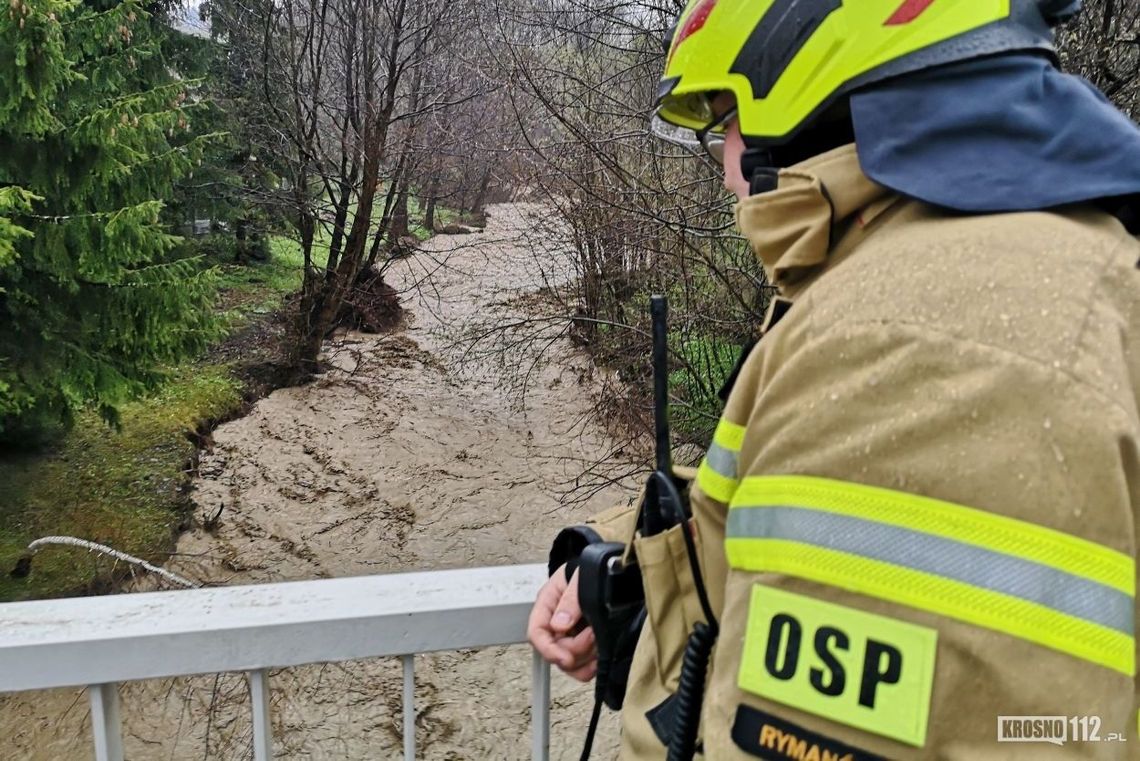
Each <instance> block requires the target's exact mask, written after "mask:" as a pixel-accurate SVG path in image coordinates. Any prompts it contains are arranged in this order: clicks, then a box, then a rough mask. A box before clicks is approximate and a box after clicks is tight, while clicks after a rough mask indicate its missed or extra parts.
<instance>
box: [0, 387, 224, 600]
mask: <svg viewBox="0 0 1140 761" xmlns="http://www.w3.org/2000/svg"><path fill="white" fill-rule="evenodd" d="M240 405H241V393H240V384H239V382H238V381H237V380H236V379H235V378H234V377H233V376H232V375H231V373H230V371H229V368H227V367H225V366H218V365H207V366H202V365H196V366H190V365H187V366H184V367H182V368H179V369H177V370H175V371H174V372H173V373H172V375H171V377H170V380H169V381H168V382H167V383H166V384H165V385H163V386H162V387H161V388H160V389H159V390H158V391H157V392H156V393H154V394H153V395H151V396H150V397H148V398H145V399H141V400H138V401H135V402H132V403H130V404H127V405H125V406H124V407H123V408H122V410H121V414H122V425H121V429H120V430H119V431H114V430H112V429H110V428H108V427H107V426H106V425H105V424H104V423H103V422H102V421H101V420H100V419H99V418H98V416H96V415H95V414H93V413H85V414H82V415H80V416H79V418H78V420H77V421H76V423H75V426H74V427H73V428H72V429H71V430H70V431H69V432H68V433H67V434H65V435H64V437H63V439H62V440H61V441H59V442H58V443H57V444H56V446H55V447H54V449H53V451H51V452H42V453H33V454H22V453H16V452H5V453H4V454H3V455H2V456H0V601H10V600H24V599H34V598H43V597H58V596H61V595H68V594H78V593H82V592H84V591H87V590H90V589H92V588H97V587H99V586H101V585H105V584H106V583H107V582H108V581H109V580H110V579H111V575H112V573H113V571H114V568H113V566H112V562H111V561H109V560H107V559H104V558H100V557H97V556H95V555H92V554H89V553H87V552H85V551H83V550H79V549H75V548H64V547H49V548H45V549H43V550H41V551H40V552H39V553H38V554H37V555H36V557H35V559H34V561H33V564H32V570H31V573H30V574H29V575H28V576H27V577H26V578H22V579H17V578H13V577H11V576H10V575H9V571H10V570H11V569H12V568H14V567H15V565H16V562H17V561H18V560H19V558H20V557H21V555H23V554H24V550H25V548H26V547H27V545H28V543H29V542H30V541H32V540H33V539H37V538H39V537H42V536H47V535H53V534H64V535H68V536H77V537H81V538H84V539H90V540H93V541H96V542H101V543H104V544H109V545H111V546H113V547H115V548H116V549H119V550H123V551H124V552H129V553H131V554H135V555H140V556H142V557H144V558H147V559H149V560H151V561H152V562H153V561H159V562H161V561H163V560H164V559H165V553H166V552H168V551H169V550H170V549H171V547H172V546H173V542H174V537H175V535H176V530H177V527H178V525H179V524H180V523H181V522H182V521H183V520H184V517H185V508H186V497H185V486H186V480H187V473H186V469H187V465H188V464H189V461H190V458H191V456H192V455H193V453H194V448H195V445H194V443H193V442H192V441H191V437H190V436H189V434H191V433H192V432H193V431H194V430H195V429H196V428H198V426H200V425H201V424H203V423H204V422H206V421H210V420H216V419H219V418H222V417H225V416H228V415H231V414H234V413H235V412H236V411H237V410H238V409H239V408H240Z"/></svg>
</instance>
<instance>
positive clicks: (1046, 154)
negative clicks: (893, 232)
mask: <svg viewBox="0 0 1140 761" xmlns="http://www.w3.org/2000/svg"><path fill="white" fill-rule="evenodd" d="M851 113H852V120H853V121H854V124H855V144H856V146H857V148H858V151H859V161H860V164H861V165H862V167H863V171H864V172H866V173H867V176H869V177H870V178H871V179H873V180H874V181H875V182H878V183H879V184H881V185H884V186H886V187H888V188H891V189H892V190H895V191H897V192H899V193H902V194H903V195H907V196H911V197H913V198H917V199H919V200H922V201H926V202H927V203H931V204H935V205H937V206H943V207H946V208H950V209H955V210H959V211H964V212H1001V211H1029V210H1036V209H1047V208H1050V207H1054V206H1061V205H1064V204H1070V203H1077V202H1081V201H1093V200H1101V199H1105V200H1108V199H1117V200H1118V201H1120V203H1116V204H1115V206H1116V207H1121V208H1119V209H1114V211H1116V212H1117V213H1118V214H1120V215H1121V217H1122V219H1124V218H1126V217H1127V214H1128V212H1127V211H1126V210H1125V209H1124V208H1123V207H1127V206H1131V208H1132V209H1136V208H1137V207H1140V128H1138V127H1137V125H1136V124H1134V123H1133V122H1132V121H1130V120H1129V119H1128V117H1127V116H1125V115H1124V114H1123V113H1121V112H1120V111H1118V110H1117V109H1116V108H1115V107H1114V106H1113V105H1112V104H1111V103H1110V102H1109V101H1108V100H1107V99H1106V98H1105V97H1104V95H1102V94H1101V93H1100V91H1099V90H1097V89H1096V88H1095V87H1093V86H1092V85H1091V84H1090V83H1089V82H1087V81H1085V80H1084V79H1082V78H1080V77H1076V76H1072V75H1069V74H1063V73H1061V72H1060V71H1058V70H1057V69H1056V68H1055V67H1054V66H1053V64H1052V63H1051V62H1050V61H1049V60H1047V59H1045V58H1042V57H1039V56H1035V55H1032V54H1016V55H1004V56H999V57H994V58H985V59H978V60H974V61H968V62H965V63H960V64H954V65H951V66H945V67H941V68H937V69H931V70H929V71H925V72H921V73H919V74H916V75H912V76H908V77H904V78H901V79H899V80H897V81H888V82H885V83H881V84H878V85H875V86H874V87H873V88H872V89H868V90H866V91H864V92H859V93H856V94H854V95H853V96H852V97H851ZM1127 197H1134V198H1127ZM1110 205H1111V204H1110Z"/></svg>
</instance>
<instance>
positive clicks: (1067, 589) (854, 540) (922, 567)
mask: <svg viewBox="0 0 1140 761" xmlns="http://www.w3.org/2000/svg"><path fill="white" fill-rule="evenodd" d="M726 536H727V537H728V538H729V539H785V540H788V541H793V542H802V543H804V544H810V545H812V546H815V547H822V548H825V549H829V550H836V551H838V552H846V553H849V554H852V555H859V556H861V557H865V558H869V559H871V560H879V561H882V562H884V563H892V564H894V565H898V566H903V567H904V568H910V569H913V570H916V571H924V572H926V573H930V574H934V575H936V576H941V577H943V578H947V579H953V580H954V581H960V582H962V583H964V584H970V585H972V586H975V587H981V588H982V589H988V590H991V591H993V592H1000V593H1002V594H1007V595H1010V596H1012V597H1018V598H1020V599H1022V600H1027V601H1029V602H1034V603H1037V604H1039V605H1043V606H1045V607H1047V608H1052V609H1053V610H1055V611H1058V612H1060V613H1065V614H1066V615H1070V616H1074V617H1076V618H1081V619H1084V620H1086V621H1089V622H1092V623H1095V624H1099V625H1101V626H1105V627H1108V628H1110V629H1115V630H1116V631H1119V632H1123V633H1124V634H1127V635H1129V636H1132V634H1133V631H1134V628H1135V620H1134V618H1135V617H1134V612H1133V608H1134V603H1133V599H1132V598H1131V597H1130V596H1128V595H1127V594H1125V593H1124V592H1121V591H1120V590H1117V589H1113V588H1112V587H1109V586H1106V585H1104V584H1100V583H1099V582H1096V581H1092V580H1090V579H1085V578H1082V577H1080V576H1074V575H1073V574H1071V573H1066V572H1064V571H1061V570H1058V569H1056V568H1051V567H1049V566H1047V565H1042V564H1040V563H1037V562H1034V561H1032V560H1024V559H1022V558H1018V557H1014V556H1013V555H1006V554H1004V553H1001V552H994V551H993V550H988V549H985V548H983V547H978V546H976V545H972V544H966V543H965V542H960V541H958V540H956V539H946V538H944V537H940V536H935V535H934V534H926V533H923V532H921V531H915V530H913V529H909V528H901V527H899V526H892V525H889V524H886V523H879V522H877V521H869V520H864V519H862V518H853V517H850V516H847V515H838V514H836V513H829V512H825V511H822V510H814V509H808V508H802V507H784V506H779V507H735V506H734V507H733V508H732V510H730V511H729V513H728V525H727V527H726Z"/></svg>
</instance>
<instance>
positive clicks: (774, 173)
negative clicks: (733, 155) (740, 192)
mask: <svg viewBox="0 0 1140 761" xmlns="http://www.w3.org/2000/svg"><path fill="white" fill-rule="evenodd" d="M740 171H741V173H742V174H743V175H744V177H745V178H747V179H748V194H749V195H753V196H754V195H759V194H760V193H770V192H771V191H773V190H775V189H776V185H777V184H778V182H779V169H777V168H776V166H775V162H774V161H773V160H772V153H771V152H770V151H767V150H764V149H762V148H747V149H746V150H745V151H744V154H743V155H742V156H741V157H740Z"/></svg>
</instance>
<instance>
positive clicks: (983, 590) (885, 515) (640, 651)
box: [529, 0, 1140, 761]
mask: <svg viewBox="0 0 1140 761" xmlns="http://www.w3.org/2000/svg"><path fill="white" fill-rule="evenodd" d="M1079 5H1080V4H1079V3H1072V2H1057V1H1056V0H1053V1H1050V0H1002V1H998V0H993V1H991V0H976V1H975V2H950V1H949V0H905V1H901V0H847V1H846V2H840V1H839V0H772V1H771V2H754V1H752V0H693V2H691V3H690V4H689V6H688V7H687V9H686V10H685V12H684V14H683V15H682V17H681V19H680V21H679V23H678V25H677V27H676V31H675V33H674V35H673V37H672V43H671V46H670V49H669V54H668V60H667V64H666V70H665V73H664V76H663V78H662V81H661V88H660V100H659V103H658V108H657V110H656V112H655V117H654V118H655V120H656V123H657V124H662V123H663V124H666V125H668V129H667V130H665V129H662V130H660V131H661V132H667V133H668V134H669V135H671V136H676V135H677V133H678V130H683V131H685V132H686V134H691V136H692V140H693V141H694V142H699V143H700V144H701V145H703V146H704V148H705V150H707V151H708V153H709V155H710V156H711V157H712V158H713V159H714V160H716V161H718V162H721V163H722V164H723V167H724V177H725V184H726V187H727V188H728V189H729V190H730V191H732V192H734V193H735V194H736V195H737V196H739V199H740V200H739V203H738V205H737V206H736V210H735V214H736V222H737V225H738V227H739V229H740V232H741V233H742V234H743V236H744V237H745V238H746V239H747V240H748V242H749V243H750V244H751V247H752V249H753V250H754V251H755V253H756V256H757V257H758V258H759V260H760V261H761V263H762V264H763V267H764V269H765V272H766V274H767V275H768V278H769V280H770V282H771V283H773V284H774V285H776V286H777V287H778V288H779V295H778V297H777V298H776V299H775V300H774V301H773V305H772V307H771V308H770V309H769V312H768V316H767V319H766V320H765V324H764V325H763V326H762V334H763V337H762V340H760V341H759V343H758V344H757V345H756V347H755V348H754V349H752V350H751V352H750V354H749V355H748V356H747V359H746V360H745V361H744V363H743V365H742V369H741V371H740V373H739V375H738V377H737V379H736V381H735V385H734V386H733V388H732V391H731V394H730V395H729V396H728V399H727V403H726V407H725V411H724V414H723V417H722V418H721V420H720V422H719V424H718V426H717V429H716V432H715V434H714V437H713V441H712V444H711V446H710V448H709V450H708V452H707V454H706V456H705V458H704V460H703V461H702V462H701V463H700V467H699V469H698V471H697V472H696V474H695V479H694V482H693V484H692V486H691V488H690V490H689V501H690V504H691V509H692V513H693V520H692V525H691V526H688V527H682V529H681V530H686V531H691V532H692V535H693V536H695V537H696V538H697V541H698V546H699V555H700V560H701V562H700V570H701V574H700V575H701V576H702V577H703V581H704V586H705V587H706V589H707V592H708V597H709V600H710V603H711V611H712V614H713V617H714V618H715V621H714V622H713V623H714V624H715V627H716V629H718V630H719V633H718V637H717V641H716V645H715V650H714V654H713V657H712V659H711V664H710V666H709V672H708V678H707V680H706V681H705V683H704V685H703V686H704V689H703V700H702V702H701V716H700V738H699V741H700V742H699V746H698V747H699V748H700V749H701V750H702V751H703V754H704V757H705V758H709V759H716V761H720V760H721V759H726V760H734V759H749V758H761V759H774V760H778V761H785V760H786V759H796V760H797V761H805V760H807V761H810V760H816V761H822V760H823V759H837V760H839V759H843V760H844V761H858V760H859V759H869V758H890V759H904V760H909V759H926V758H937V759H950V760H953V761H986V760H988V759H1009V758H1014V759H1049V758H1059V759H1069V758H1071V759H1076V758H1099V759H1124V758H1140V735H1138V716H1137V708H1138V705H1137V697H1136V696H1137V694H1138V689H1137V682H1136V654H1137V649H1136V644H1135V637H1134V632H1135V625H1136V611H1135V590H1136V581H1137V572H1136V553H1137V545H1138V542H1140V528H1138V525H1140V524H1138V521H1137V517H1138V516H1137V507H1138V505H1140V413H1138V407H1140V269H1138V267H1140V242H1138V241H1137V239H1136V238H1135V237H1134V236H1135V235H1136V234H1137V232H1140V229H1138V227H1140V215H1138V207H1140V203H1138V198H1140V131H1138V130H1137V127H1136V125H1135V124H1133V123H1132V122H1131V121H1130V120H1129V119H1128V118H1127V117H1126V116H1124V115H1123V114H1122V113H1120V112H1119V111H1117V110H1116V109H1115V108H1113V107H1112V106H1111V105H1110V104H1109V103H1108V101H1107V100H1106V99H1105V98H1104V97H1103V95H1101V94H1100V93H1099V92H1098V91H1096V90H1095V88H1093V87H1092V86H1091V85H1089V84H1088V83H1087V82H1085V81H1084V80H1081V79H1079V78H1077V77H1074V76H1071V75H1067V74H1063V73H1061V72H1060V71H1059V70H1058V68H1057V59H1056V54H1055V51H1054V48H1053V32H1052V29H1053V27H1055V26H1056V25H1057V24H1058V23H1060V22H1063V21H1065V20H1067V19H1068V18H1069V17H1071V16H1072V15H1073V14H1074V13H1075V12H1077V11H1078V10H1079ZM576 536H578V537H579V538H581V537H586V538H585V539H583V540H582V541H590V540H591V539H592V538H599V539H601V538H605V539H610V538H616V539H619V540H620V541H623V542H631V543H632V555H631V557H632V558H633V559H635V560H636V562H637V563H638V565H639V567H640V569H641V573H642V576H643V581H644V587H645V597H646V608H647V620H646V623H645V625H644V627H643V628H642V631H641V637H640V640H639V641H638V645H637V650H636V653H635V656H634V662H633V667H632V669H631V673H630V676H629V682H628V687H627V690H626V694H625V703H624V706H623V708H622V716H621V725H622V758H629V759H660V758H665V757H666V748H667V747H668V746H669V744H670V742H671V740H672V733H673V732H674V731H675V729H676V727H677V726H678V725H679V722H678V719H677V717H676V712H677V709H678V702H679V701H678V699H677V695H676V693H677V691H678V688H679V684H680V682H681V672H682V660H683V658H682V655H683V652H684V649H685V646H686V642H687V641H688V638H689V636H690V633H691V632H692V630H693V628H694V626H695V625H696V624H697V623H699V622H702V621H703V620H704V619H705V618H707V616H705V615H704V613H703V612H702V607H701V606H699V605H697V604H696V603H695V602H694V601H693V597H694V592H693V588H694V585H693V573H692V571H691V569H690V568H689V566H688V563H687V560H686V557H685V553H684V552H683V551H681V550H678V549H677V548H678V547H679V546H680V544H679V542H678V540H677V538H676V536H675V535H674V536H670V535H664V534H663V535H660V536H643V535H641V534H640V533H638V532H637V531H636V528H635V523H634V517H633V516H632V515H631V513H630V512H628V511H626V512H622V511H611V512H609V513H607V514H604V515H603V516H600V517H599V518H598V519H596V520H594V521H591V522H588V525H587V526H585V527H581V528H580V530H578V531H577V533H576ZM580 545H581V542H577V543H575V542H566V541H560V542H558V543H556V546H555V550H554V551H553V552H552V557H551V562H552V569H557V570H562V571H564V569H565V565H564V563H566V562H569V563H571V564H572V563H573V555H574V553H575V552H576V551H577V550H578V549H580ZM705 623H708V622H705ZM529 636H530V640H531V642H532V643H533V645H534V646H535V648H536V649H538V651H539V652H540V653H541V654H542V655H543V656H544V657H546V658H547V659H548V660H549V661H550V662H552V663H554V664H556V665H558V666H559V667H560V668H562V669H563V670H564V671H566V672H567V673H569V674H571V675H572V676H574V677H576V678H578V679H582V680H588V679H590V678H591V677H592V676H593V674H594V672H595V669H596V664H595V662H594V647H593V645H594V643H593V639H592V638H593V633H592V632H591V630H590V629H589V628H586V629H584V630H583V629H581V611H580V608H579V605H578V599H577V586H576V576H575V577H572V578H571V579H570V580H569V581H568V580H567V577H566V574H565V573H564V572H555V573H553V574H552V576H551V579H550V581H549V582H548V583H547V585H546V586H545V587H544V588H543V589H542V591H541V592H540V594H539V597H538V600H537V602H536V604H535V606H534V610H533V612H532V615H531V620H530V625H529Z"/></svg>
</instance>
